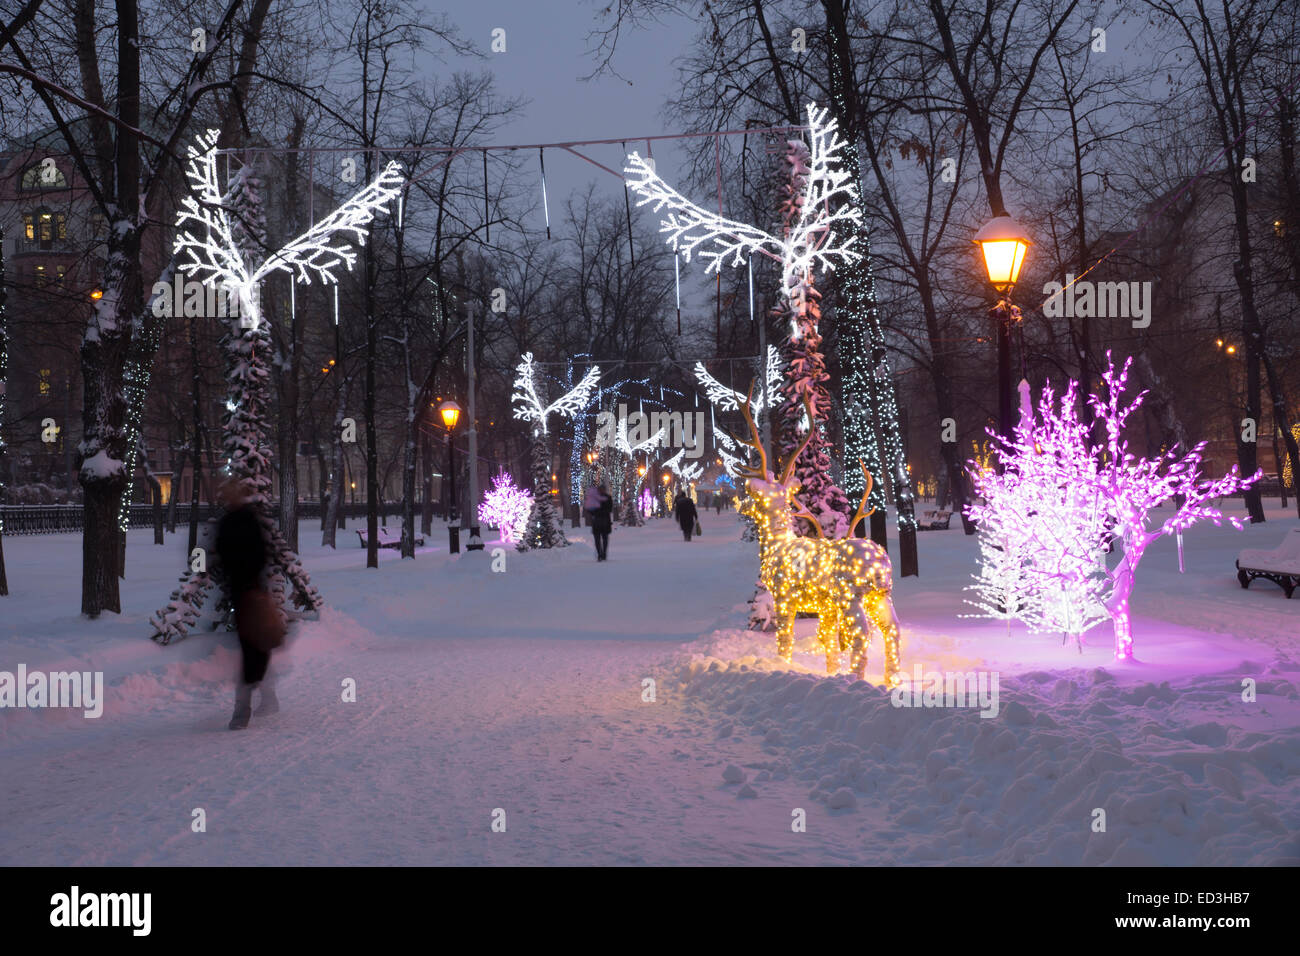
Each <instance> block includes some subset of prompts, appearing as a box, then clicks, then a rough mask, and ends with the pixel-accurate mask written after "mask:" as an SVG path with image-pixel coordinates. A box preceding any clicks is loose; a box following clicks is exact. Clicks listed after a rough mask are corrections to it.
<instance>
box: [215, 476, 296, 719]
mask: <svg viewBox="0 0 1300 956" xmlns="http://www.w3.org/2000/svg"><path fill="white" fill-rule="evenodd" d="M220 500H221V504H222V506H223V507H224V508H225V514H223V515H222V516H221V521H220V522H219V523H218V524H217V541H216V546H217V547H216V550H217V557H218V559H219V560H220V562H221V572H222V575H223V577H224V578H225V582H226V587H227V588H228V589H229V591H230V605H231V607H233V608H234V609H235V628H236V631H237V632H238V634H239V651H240V669H239V679H238V684H237V687H236V691H235V712H234V714H233V716H231V718H230V729H231V730H243V729H244V728H245V727H247V726H248V720H249V717H251V716H252V710H253V691H254V690H257V689H258V688H259V686H260V689H261V691H262V699H261V703H260V704H259V705H258V708H257V715H258V716H259V717H263V716H266V715H269V714H274V713H275V712H276V711H278V710H279V709H280V702H279V700H278V699H277V698H276V695H275V685H274V683H273V682H272V681H270V680H267V670H268V668H269V666H270V663H271V651H272V649H274V648H275V647H278V646H279V645H280V644H281V643H282V642H283V640H284V618H283V616H282V615H281V612H280V609H279V608H278V607H276V606H275V601H274V600H273V599H272V597H271V595H270V594H269V593H268V592H267V591H266V590H265V588H264V587H263V584H262V572H263V570H264V569H265V568H266V550H267V541H266V535H265V532H264V531H263V530H262V522H261V519H260V517H259V516H258V513H257V508H256V505H255V503H254V502H253V501H252V495H251V492H250V489H249V487H248V485H247V484H246V483H245V482H243V481H241V480H239V479H238V478H231V479H229V480H228V481H226V483H225V484H223V485H222V486H221V491H220Z"/></svg>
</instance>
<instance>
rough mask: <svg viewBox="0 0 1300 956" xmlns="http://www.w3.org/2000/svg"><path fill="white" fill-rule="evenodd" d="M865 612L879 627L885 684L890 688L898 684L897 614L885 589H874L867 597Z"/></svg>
mask: <svg viewBox="0 0 1300 956" xmlns="http://www.w3.org/2000/svg"><path fill="white" fill-rule="evenodd" d="M867 613H868V614H869V615H870V616H871V620H872V622H873V623H874V624H875V625H876V627H877V628H879V629H880V636H881V638H882V639H883V641H884V647H885V686H886V687H888V688H890V689H891V690H892V689H893V688H894V687H897V686H898V683H899V679H898V669H899V667H898V636H899V626H898V615H897V614H896V613H894V602H893V601H891V600H890V598H889V594H888V593H887V592H885V591H875V592H873V593H872V594H871V595H869V596H868V598H867Z"/></svg>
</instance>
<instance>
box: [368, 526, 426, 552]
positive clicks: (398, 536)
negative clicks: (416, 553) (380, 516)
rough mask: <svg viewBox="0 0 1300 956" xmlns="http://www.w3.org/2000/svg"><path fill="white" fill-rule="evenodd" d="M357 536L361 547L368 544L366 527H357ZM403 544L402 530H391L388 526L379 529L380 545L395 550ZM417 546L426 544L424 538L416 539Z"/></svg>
mask: <svg viewBox="0 0 1300 956" xmlns="http://www.w3.org/2000/svg"><path fill="white" fill-rule="evenodd" d="M357 537H358V538H360V539H361V547H363V548H364V547H365V546H366V532H365V529H364V528H358V529H357ZM401 546H402V533H401V532H400V531H390V530H389V529H388V528H380V529H379V547H381V548H392V549H394V550H396V549H398V548H400V547H401ZM415 546H416V547H417V548H420V547H423V546H424V539H423V538H416V539H415Z"/></svg>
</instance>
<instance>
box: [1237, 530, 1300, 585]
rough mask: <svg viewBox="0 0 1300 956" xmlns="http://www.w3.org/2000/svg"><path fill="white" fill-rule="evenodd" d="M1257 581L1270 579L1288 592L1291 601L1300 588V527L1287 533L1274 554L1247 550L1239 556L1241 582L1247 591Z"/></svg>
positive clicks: (1238, 576)
mask: <svg viewBox="0 0 1300 956" xmlns="http://www.w3.org/2000/svg"><path fill="white" fill-rule="evenodd" d="M1256 578H1267V579H1268V580H1269V581H1272V582H1274V583H1275V584H1277V585H1279V586H1280V587H1281V588H1282V590H1283V591H1285V592H1286V596H1287V598H1290V597H1291V595H1292V594H1294V593H1295V591H1296V588H1297V587H1300V528H1292V529H1291V530H1290V531H1288V532H1287V535H1286V537H1285V538H1283V539H1282V543H1281V544H1280V545H1278V546H1277V547H1276V548H1274V549H1273V550H1272V551H1262V550H1259V549H1247V550H1245V551H1243V552H1241V554H1239V555H1237V580H1238V581H1240V582H1241V586H1242V587H1243V588H1248V587H1250V582H1251V581H1253V580H1255V579H1256Z"/></svg>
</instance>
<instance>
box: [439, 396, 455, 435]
mask: <svg viewBox="0 0 1300 956" xmlns="http://www.w3.org/2000/svg"><path fill="white" fill-rule="evenodd" d="M438 414H439V415H440V416H441V417H442V424H443V426H444V427H445V428H446V429H447V434H448V435H450V434H451V433H452V431H453V430H455V428H456V423H457V422H458V421H460V406H459V405H457V404H456V403H455V402H453V401H452V400H451V399H447V401H445V402H443V403H442V404H441V405H439V406H438Z"/></svg>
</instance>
